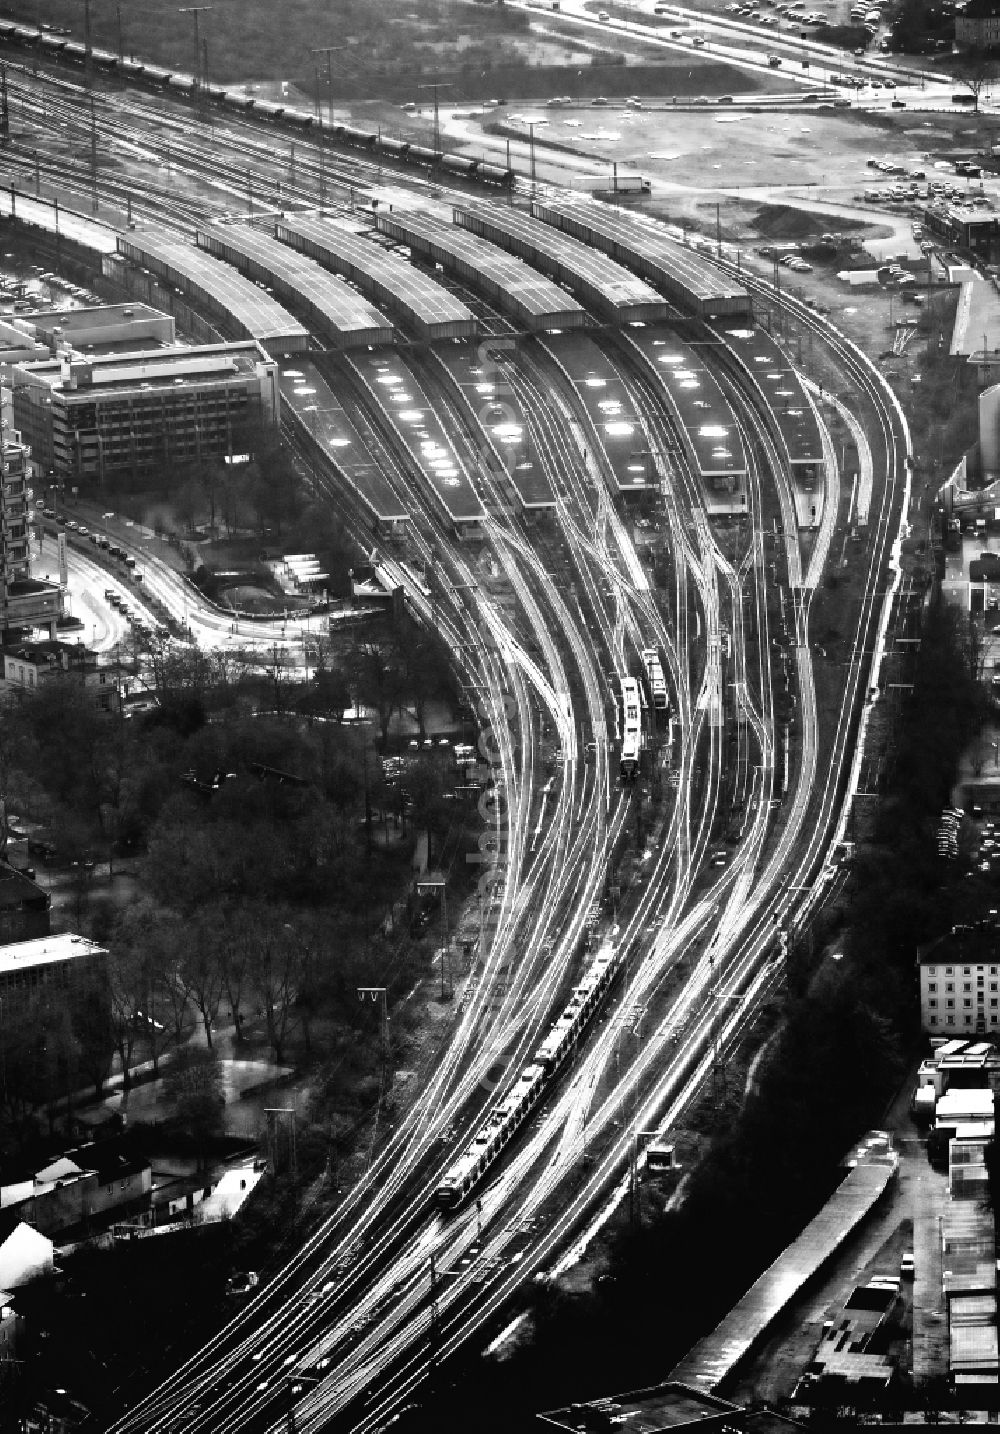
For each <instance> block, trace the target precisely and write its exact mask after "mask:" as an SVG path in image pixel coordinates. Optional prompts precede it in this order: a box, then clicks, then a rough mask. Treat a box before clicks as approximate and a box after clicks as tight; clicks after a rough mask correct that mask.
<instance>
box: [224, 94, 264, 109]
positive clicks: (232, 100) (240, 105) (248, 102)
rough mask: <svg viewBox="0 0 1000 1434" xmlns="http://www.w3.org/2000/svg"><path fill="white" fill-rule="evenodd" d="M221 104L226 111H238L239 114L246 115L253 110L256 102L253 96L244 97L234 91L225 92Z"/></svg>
mask: <svg viewBox="0 0 1000 1434" xmlns="http://www.w3.org/2000/svg"><path fill="white" fill-rule="evenodd" d="M223 103H224V104H225V106H226V108H227V109H230V110H239V111H240V112H241V113H243V114H246V113H248V112H249V111H250V110H252V109H253V107H254V105H255V104H256V103H257V101H256V100H255V99H254V97H253V95H244V94H240V93H239V92H238V91H236V90H227V91H226V98H225V100H224V101H223Z"/></svg>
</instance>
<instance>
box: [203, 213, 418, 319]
mask: <svg viewBox="0 0 1000 1434" xmlns="http://www.w3.org/2000/svg"><path fill="white" fill-rule="evenodd" d="M196 237H197V242H198V247H199V249H208V250H209V251H210V252H211V253H215V254H220V255H222V257H223V258H225V259H226V260H228V261H229V262H232V263H234V264H236V266H237V268H242V267H243V265H244V264H245V265H246V266H247V267H248V268H249V269H250V271H251V273H252V272H253V270H254V269H257V270H258V271H259V272H260V273H261V274H263V275H264V276H265V277H266V279H267V282H268V283H269V284H273V285H274V287H275V289H276V291H278V292H284V293H285V295H286V296H287V295H291V296H292V297H291V302H295V301H297V300H300V301H303V302H305V303H306V304H307V305H308V306H309V308H310V309H312V310H315V312H316V313H317V314H318V315H319V316H320V318H321V319H322V321H323V322H324V323H325V324H326V325H327V327H328V328H329V329H330V330H331V331H332V332H334V333H336V334H337V336H338V337H339V338H340V340H341V341H342V342H344V343H348V342H354V343H363V344H367V343H391V342H392V328H393V326H392V324H391V322H390V321H389V320H388V319H387V318H386V316H385V315H384V314H383V313H381V312H380V311H379V310H378V309H376V308H375V307H374V306H373V305H372V304H370V303H369V302H368V300H367V299H366V298H364V297H363V295H361V294H359V293H358V292H357V290H356V289H353V288H352V287H351V286H350V284H348V283H345V281H344V280H343V279H339V278H337V276H336V275H335V274H330V273H328V271H327V270H326V269H324V268H322V267H321V266H320V265H319V264H317V263H316V261H315V260H314V259H309V258H307V257H306V255H304V254H300V253H299V252H298V251H297V250H295V249H291V248H289V246H288V245H287V244H282V243H281V242H280V240H278V239H275V238H273V237H272V235H270V234H262V233H261V232H260V231H259V230H257V229H249V228H247V227H246V226H245V225H227V226H225V227H222V226H217V227H215V228H212V229H200V230H199V231H198V234H197V236H196Z"/></svg>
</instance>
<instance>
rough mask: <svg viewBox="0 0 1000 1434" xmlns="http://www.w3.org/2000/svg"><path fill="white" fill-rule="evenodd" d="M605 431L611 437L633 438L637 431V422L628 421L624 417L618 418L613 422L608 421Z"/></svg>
mask: <svg viewBox="0 0 1000 1434" xmlns="http://www.w3.org/2000/svg"><path fill="white" fill-rule="evenodd" d="M604 432H605V433H606V434H607V435H608V437H609V438H631V436H632V434H633V433H634V432H635V424H634V423H626V422H625V421H624V419H617V420H615V421H614V422H612V423H606V424H605V425H604Z"/></svg>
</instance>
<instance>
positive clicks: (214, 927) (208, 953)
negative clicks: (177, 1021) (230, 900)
mask: <svg viewBox="0 0 1000 1434" xmlns="http://www.w3.org/2000/svg"><path fill="white" fill-rule="evenodd" d="M222 942H223V925H222V922H221V920H220V919H219V915H218V914H217V913H210V914H205V915H203V916H202V917H201V918H200V919H197V920H195V921H194V922H193V923H192V928H191V930H190V932H189V937H188V942H187V951H186V955H185V956H184V958H183V960H182V963H181V974H182V977H183V980H184V983H185V985H186V987H187V989H188V991H189V992H190V995H191V999H192V1000H193V1001H194V1003H195V1005H196V1006H197V1008H198V1014H199V1015H200V1016H201V1023H202V1027H203V1028H204V1031H205V1041H206V1043H207V1045H208V1048H209V1050H211V1049H212V1026H213V1024H214V1022H215V1019H216V1017H217V1016H218V1014H219V1006H220V1005H221V1003H222V992H223V989H224V986H225V981H224V978H223V956H222Z"/></svg>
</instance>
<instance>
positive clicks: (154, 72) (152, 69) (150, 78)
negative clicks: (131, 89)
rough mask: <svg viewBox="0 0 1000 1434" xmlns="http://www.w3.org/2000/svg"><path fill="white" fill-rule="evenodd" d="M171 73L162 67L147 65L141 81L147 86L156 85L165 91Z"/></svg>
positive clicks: (171, 76) (171, 75)
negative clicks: (145, 82)
mask: <svg viewBox="0 0 1000 1434" xmlns="http://www.w3.org/2000/svg"><path fill="white" fill-rule="evenodd" d="M173 73H174V72H173V70H165V69H163V67H162V65H147V66H146V69H145V72H144V74H143V79H144V80H146V81H147V83H148V84H151V85H157V86H160V87H162V88H164V89H165V88H166V87H167V86H168V85H169V84H170V81H171V79H172V78H173Z"/></svg>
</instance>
